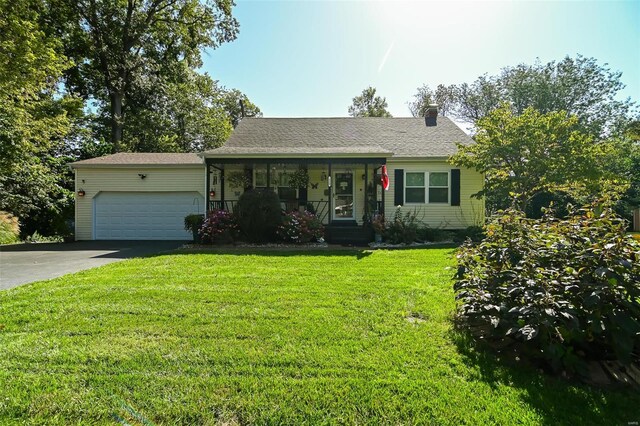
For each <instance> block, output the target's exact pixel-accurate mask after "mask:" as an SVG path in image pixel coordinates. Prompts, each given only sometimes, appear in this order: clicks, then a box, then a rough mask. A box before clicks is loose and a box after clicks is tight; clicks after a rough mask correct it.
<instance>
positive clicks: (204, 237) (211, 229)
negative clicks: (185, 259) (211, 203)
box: [199, 210, 239, 244]
mask: <svg viewBox="0 0 640 426" xmlns="http://www.w3.org/2000/svg"><path fill="white" fill-rule="evenodd" d="M238 232H239V228H238V224H237V223H236V220H235V217H234V216H233V214H232V213H229V212H228V211H226V210H212V211H210V212H209V214H208V215H207V217H206V218H205V220H204V222H203V223H202V227H201V228H200V232H199V235H200V241H202V242H203V243H205V244H215V243H222V244H224V243H231V242H233V241H235V239H236V238H237V237H238Z"/></svg>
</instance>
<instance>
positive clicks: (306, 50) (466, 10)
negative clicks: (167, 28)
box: [202, 0, 640, 117]
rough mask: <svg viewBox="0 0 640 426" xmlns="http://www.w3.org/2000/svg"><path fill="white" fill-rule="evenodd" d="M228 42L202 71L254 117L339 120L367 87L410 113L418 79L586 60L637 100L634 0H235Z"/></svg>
mask: <svg viewBox="0 0 640 426" xmlns="http://www.w3.org/2000/svg"><path fill="white" fill-rule="evenodd" d="M234 15H235V16H236V18H237V19H238V20H239V21H240V33H239V35H238V38H237V40H235V41H234V42H232V43H227V44H225V45H223V46H221V47H219V48H218V49H217V50H211V51H208V52H206V54H205V55H204V66H203V68H202V69H203V71H206V72H208V73H209V74H210V75H212V76H213V77H214V78H215V79H217V80H219V81H220V84H222V85H224V86H226V87H228V88H237V89H240V90H241V91H242V92H244V93H246V94H247V95H248V96H249V98H250V99H251V100H252V101H253V102H254V103H255V104H257V105H258V106H259V107H260V108H261V110H262V111H263V113H264V115H265V117H340V116H347V115H348V114H347V108H348V107H349V105H350V104H351V100H352V98H353V97H354V96H356V95H358V94H360V93H361V92H362V90H363V89H364V88H365V87H367V86H369V85H372V86H374V87H376V88H377V90H378V94H380V95H382V96H385V97H386V99H387V102H388V104H389V108H388V109H389V111H390V112H391V113H392V114H393V115H394V116H397V117H402V116H409V115H410V113H409V110H408V109H407V102H408V101H409V100H411V98H412V96H413V95H414V94H415V92H416V88H417V87H419V86H421V85H422V84H429V85H430V86H432V87H435V86H436V85H438V84H439V83H443V84H452V83H462V82H469V83H470V82H472V81H473V80H475V79H476V78H477V77H478V76H479V75H481V74H484V73H489V74H495V73H497V72H498V71H499V70H500V68H502V67H504V66H507V65H516V64H518V63H523V62H524V63H533V62H534V61H535V60H536V58H539V59H540V60H541V61H542V62H547V61H550V60H560V59H562V58H563V57H564V56H566V55H570V56H575V55H576V54H578V53H579V54H582V55H583V56H588V57H595V58H596V59H598V61H599V63H601V64H604V63H608V64H609V66H610V67H611V69H612V70H618V71H621V72H622V73H623V75H622V81H623V83H625V84H626V85H627V87H626V89H625V90H624V92H623V96H624V97H627V96H629V97H631V98H632V99H633V100H636V101H639V100H640V0H636V1H626V2H623V1H599V2H583V1H571V2H543V1H535V2H534V1H530V2H506V1H500V2H480V1H478V2H461V1H448V2H427V1H421V2H402V1H388V2H374V1H350V2H341V1H316V2H308V1H242V0H240V1H238V2H237V6H236V7H235V9H234Z"/></svg>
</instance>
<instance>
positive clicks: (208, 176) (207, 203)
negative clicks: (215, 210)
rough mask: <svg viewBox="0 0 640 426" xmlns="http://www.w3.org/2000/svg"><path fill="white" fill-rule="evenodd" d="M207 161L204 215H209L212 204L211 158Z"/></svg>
mask: <svg viewBox="0 0 640 426" xmlns="http://www.w3.org/2000/svg"><path fill="white" fill-rule="evenodd" d="M204 163H205V173H206V175H205V181H206V184H205V194H204V199H205V204H204V215H205V216H206V215H207V212H208V211H209V209H210V206H211V199H210V198H209V192H210V191H211V165H210V164H209V160H206V159H205V160H204Z"/></svg>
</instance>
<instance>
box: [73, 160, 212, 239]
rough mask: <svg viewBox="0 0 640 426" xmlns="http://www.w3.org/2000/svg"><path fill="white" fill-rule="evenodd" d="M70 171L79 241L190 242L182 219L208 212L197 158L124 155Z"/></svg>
mask: <svg viewBox="0 0 640 426" xmlns="http://www.w3.org/2000/svg"><path fill="white" fill-rule="evenodd" d="M71 167H72V169H73V170H74V171H75V180H76V224H75V231H76V232H75V235H76V240H190V239H191V235H190V234H189V233H188V232H187V231H185V229H184V217H185V216H186V215H188V214H193V213H195V214H202V213H204V212H205V210H206V209H205V197H204V191H205V167H204V164H203V161H202V159H201V158H200V157H198V156H197V155H196V154H157V153H149V154H146V153H135V154H133V153H120V154H114V155H109V156H106V157H99V158H92V159H90V160H84V161H79V162H76V163H73V164H71Z"/></svg>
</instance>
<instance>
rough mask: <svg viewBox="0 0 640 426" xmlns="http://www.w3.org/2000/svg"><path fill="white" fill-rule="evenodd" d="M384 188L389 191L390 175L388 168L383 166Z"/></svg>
mask: <svg viewBox="0 0 640 426" xmlns="http://www.w3.org/2000/svg"><path fill="white" fill-rule="evenodd" d="M382 187H383V188H384V190H385V191H388V190H389V175H388V174H387V166H382Z"/></svg>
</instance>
